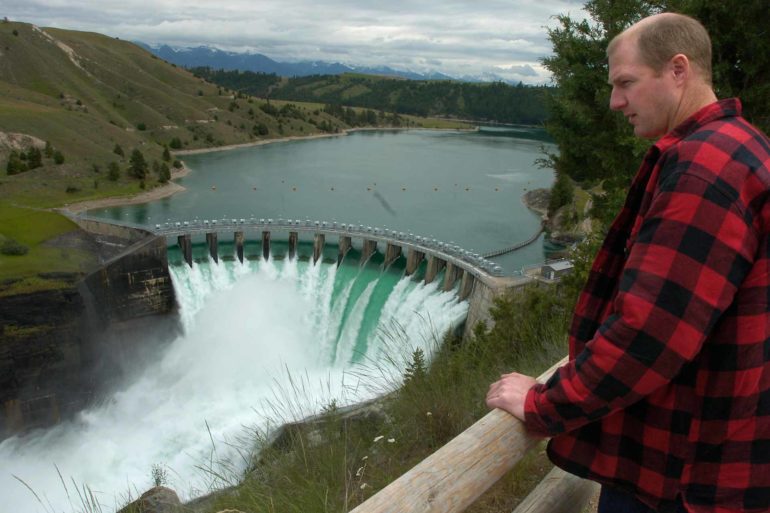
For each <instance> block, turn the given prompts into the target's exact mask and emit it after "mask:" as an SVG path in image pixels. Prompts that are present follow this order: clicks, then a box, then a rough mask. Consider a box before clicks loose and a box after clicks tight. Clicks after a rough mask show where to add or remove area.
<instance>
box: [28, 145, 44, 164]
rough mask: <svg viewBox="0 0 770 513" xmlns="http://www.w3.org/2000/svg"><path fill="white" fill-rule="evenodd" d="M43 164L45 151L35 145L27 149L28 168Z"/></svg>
mask: <svg viewBox="0 0 770 513" xmlns="http://www.w3.org/2000/svg"><path fill="white" fill-rule="evenodd" d="M42 165H43V153H42V152H41V151H40V149H38V148H35V147H34V146H33V147H31V148H30V149H29V150H27V168H28V169H35V168H36V167H40V166H42Z"/></svg>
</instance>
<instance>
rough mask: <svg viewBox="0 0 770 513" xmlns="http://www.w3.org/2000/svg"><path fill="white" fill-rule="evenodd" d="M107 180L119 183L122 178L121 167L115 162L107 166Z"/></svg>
mask: <svg viewBox="0 0 770 513" xmlns="http://www.w3.org/2000/svg"><path fill="white" fill-rule="evenodd" d="M107 178H108V179H110V180H111V181H113V182H117V181H118V178H120V166H118V163H117V162H115V161H112V162H110V163H109V165H108V166H107Z"/></svg>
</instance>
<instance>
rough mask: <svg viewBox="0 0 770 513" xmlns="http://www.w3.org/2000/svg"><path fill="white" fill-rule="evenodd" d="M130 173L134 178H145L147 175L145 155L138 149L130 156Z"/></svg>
mask: <svg viewBox="0 0 770 513" xmlns="http://www.w3.org/2000/svg"><path fill="white" fill-rule="evenodd" d="M128 161H129V168H128V171H129V174H130V175H131V176H133V177H134V178H138V179H140V180H143V179H144V178H145V177H146V176H147V161H146V160H144V155H142V152H141V151H139V150H138V149H135V150H134V151H132V152H131V157H130V158H129V160H128Z"/></svg>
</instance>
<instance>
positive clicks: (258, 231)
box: [153, 218, 540, 300]
mask: <svg viewBox="0 0 770 513" xmlns="http://www.w3.org/2000/svg"><path fill="white" fill-rule="evenodd" d="M153 231H154V233H155V234H156V235H159V236H165V237H167V238H172V239H173V237H176V241H177V244H178V245H179V248H180V250H181V252H182V255H183V257H184V260H185V262H187V264H188V265H189V266H191V267H192V265H193V256H192V237H193V236H196V235H197V236H201V235H203V236H205V241H206V245H207V247H208V251H209V255H210V256H211V258H212V259H213V260H214V262H218V260H219V240H220V239H223V238H224V237H225V236H229V237H232V240H233V245H234V247H235V254H236V255H237V258H238V260H239V261H240V262H241V263H243V260H244V243H245V241H246V240H247V235H248V236H250V238H251V239H252V240H253V239H254V238H256V239H257V240H259V241H260V243H261V249H262V250H261V255H262V258H263V259H265V260H267V259H268V258H269V257H270V254H271V239H273V238H274V234H281V235H283V236H284V237H287V238H288V257H289V258H290V259H292V258H295V257H296V255H297V245H298V243H299V239H300V234H303V235H308V236H312V240H313V254H312V261H313V263H314V264H315V263H316V262H317V261H318V260H319V258H321V255H322V254H323V250H324V246H325V245H326V242H327V237H335V238H336V239H337V247H338V256H337V265H339V264H340V263H341V262H342V261H343V259H344V258H345V256H346V255H347V253H348V251H349V250H350V249H351V248H352V247H353V240H354V239H360V243H361V256H360V259H361V263H362V264H363V263H365V262H366V261H368V259H369V258H370V257H371V256H372V255H373V254H374V253H375V252H376V251H378V249H379V250H381V251H382V253H383V255H384V262H383V267H384V268H387V267H388V266H389V265H391V264H392V263H393V262H394V261H396V260H397V259H399V258H402V257H403V258H405V259H406V266H405V274H406V276H410V275H412V274H414V273H415V271H416V270H417V268H418V266H419V265H420V264H421V263H422V262H423V261H426V269H425V275H424V282H425V283H426V284H429V283H432V282H433V281H434V280H435V279H436V277H437V275H438V273H439V272H440V271H441V270H442V269H443V270H444V271H445V272H444V278H443V283H442V290H444V291H450V290H452V289H453V288H454V287H455V285H456V284H457V283H458V282H459V283H460V286H459V291H458V296H459V298H460V300H464V299H467V298H468V297H470V296H471V293H472V291H473V288H474V284H475V282H476V281H477V280H480V281H482V282H483V283H485V284H486V285H487V286H492V287H494V288H497V287H499V286H501V285H502V286H504V285H505V284H506V282H508V281H509V280H506V279H505V278H501V276H502V269H501V268H500V266H498V265H496V264H495V263H493V262H491V261H490V260H488V259H486V258H485V257H484V256H482V255H479V254H478V253H472V252H470V251H468V250H465V249H463V248H461V247H459V246H458V245H456V244H454V243H445V242H441V241H437V240H436V239H432V238H427V237H422V236H419V235H414V234H412V233H404V232H398V231H395V230H388V229H382V228H377V227H371V226H364V225H355V224H346V223H337V222H326V221H312V220H310V219H306V220H299V219H297V220H293V219H275V220H274V219H254V218H251V219H243V218H241V219H220V220H194V221H177V222H173V223H171V222H169V223H164V224H162V225H161V224H156V225H155V228H154V230H153ZM539 233H540V232H538V233H537V234H536V236H535V238H536V237H537V236H538V235H539ZM532 240H534V238H533V239H532ZM529 242H531V241H529ZM518 281H519V280H518V279H514V280H513V282H518Z"/></svg>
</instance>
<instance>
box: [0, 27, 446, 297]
mask: <svg viewBox="0 0 770 513" xmlns="http://www.w3.org/2000/svg"><path fill="white" fill-rule="evenodd" d="M0 54H1V55H0V132H5V133H22V134H27V135H31V136H34V137H36V138H38V139H40V140H42V141H49V142H50V143H51V144H52V145H53V147H54V148H56V149H58V150H60V151H61V152H62V153H63V154H64V157H65V162H64V163H63V164H61V165H56V164H54V162H53V160H52V159H50V158H46V159H44V165H43V167H41V168H37V169H34V170H32V171H28V172H25V173H22V174H19V175H14V176H6V174H5V166H6V162H7V157H8V155H9V154H10V150H11V148H9V147H6V146H3V145H0V166H2V168H0V213H3V217H0V221H2V222H1V223H0V237H2V238H14V239H17V237H16V235H18V234H20V233H24V234H30V235H29V236H31V237H32V238H33V239H34V242H32V243H31V245H29V247H30V248H31V250H30V252H29V253H28V254H27V255H25V256H16V257H6V256H3V257H0V289H4V293H11V292H13V291H14V290H12V289H16V291H24V290H23V287H21V284H23V283H30V280H32V281H35V280H34V277H35V275H37V274H38V273H40V272H48V271H57V270H66V271H71V270H72V269H73V266H74V267H81V266H80V265H79V264H78V265H74V264H73V262H72V261H63V259H62V258H60V254H59V253H57V251H55V250H53V249H51V248H47V249H43V248H44V247H43V246H41V244H42V242H44V240H45V239H42V238H41V237H43V236H44V235H45V236H47V237H48V238H49V239H50V238H52V237H55V236H56V235H59V234H61V233H65V232H66V231H68V230H70V229H73V227H72V225H71V224H68V223H65V222H59V221H57V222H51V223H50V226H56V227H58V228H57V231H55V232H53V233H49V232H47V231H45V230H43V231H40V232H38V230H40V226H39V225H38V224H36V223H33V222H31V221H30V219H31V217H30V216H29V215H26V214H19V212H28V211H24V210H22V211H19V210H17V209H18V208H22V207H33V208H51V207H56V206H61V205H64V204H67V203H74V202H77V201H82V200H89V199H97V198H102V197H109V196H125V195H130V194H136V193H138V192H140V191H141V187H142V184H140V181H139V180H136V179H134V178H131V177H129V176H128V175H127V173H126V169H127V168H128V166H129V162H128V157H129V156H130V154H131V152H132V150H133V149H139V150H140V151H141V152H142V154H143V155H144V157H145V159H146V160H147V161H148V163H152V162H153V161H158V162H160V161H161V159H162V152H163V147H164V145H167V144H169V143H170V142H171V141H172V139H174V138H178V139H179V140H181V141H182V143H183V147H184V148H206V147H215V146H220V145H226V144H239V143H247V142H250V141H256V140H258V139H264V138H267V139H270V138H280V137H287V136H301V135H310V134H314V133H320V130H319V129H318V127H317V125H319V124H321V123H322V122H324V121H325V122H327V123H329V124H330V125H331V126H334V127H336V128H338V129H340V130H344V129H347V128H350V127H349V126H348V125H346V124H345V123H344V122H343V121H342V120H340V119H338V118H335V117H333V116H330V115H328V114H326V113H324V112H322V111H321V109H322V107H323V105H321V104H312V103H308V104H297V106H298V108H299V111H300V112H301V116H299V117H291V116H271V115H268V114H266V113H265V112H263V111H262V110H261V109H260V108H259V105H260V104H262V103H263V102H264V101H263V100H260V99H257V98H250V97H249V98H246V97H241V98H234V97H233V96H232V94H231V93H229V92H227V91H223V90H222V89H221V88H219V87H217V86H216V85H213V84H210V83H206V82H204V81H202V80H200V79H198V78H196V77H194V76H193V75H192V74H191V73H189V72H187V71H185V70H183V69H181V68H177V67H176V66H173V65H171V64H169V63H167V62H165V61H162V60H160V59H158V58H156V57H154V56H153V55H151V54H150V53H148V52H146V51H145V50H143V49H141V48H139V47H138V46H136V45H134V44H132V43H128V42H125V41H121V40H118V39H113V38H110V37H107V36H104V35H101V34H95V33H88V32H76V31H69V30H61V29H52V28H43V29H39V28H37V27H34V26H32V25H29V24H25V23H0ZM272 103H274V105H275V107H277V108H279V109H280V108H281V107H282V106H283V105H284V104H285V103H287V102H280V101H276V102H272ZM293 103H295V104H296V102H293ZM258 125H264V126H265V127H266V128H267V129H268V134H267V135H265V136H261V137H260V136H257V135H255V133H254V128H255V127H256V126H258ZM410 126H441V125H440V124H439V123H432V124H431V122H430V121H426V120H418V119H414V118H410ZM140 127H142V128H144V129H143V130H140V129H139V128H140ZM441 127H445V126H441ZM116 144H117V145H120V146H121V148H122V149H123V151H124V156H119V155H116V154H115V153H113V149H114V147H115V145H116ZM112 162H116V163H118V165H119V166H120V168H121V177H120V178H119V179H118V180H117V181H111V180H108V179H107V167H108V165H109V164H110V163H112ZM158 185H160V184H159V183H158V181H157V177H156V176H155V175H153V174H152V173H151V174H150V175H148V177H147V178H146V179H145V180H144V186H145V187H146V188H153V187H156V186H158ZM7 212H15V214H12V215H7V216H6V215H4V213H7ZM29 212H31V211H29ZM17 214H18V215H17ZM17 240H19V241H20V242H21V239H17ZM74 260H78V261H80V262H81V263H82V262H83V259H74ZM18 278H24V279H25V280H22V281H18V280H17V279H18ZM14 280H17V281H14ZM11 282H12V283H11ZM2 283H6V285H5V286H3V285H1V284H2ZM9 283H11V284H10V285H9ZM46 283H49V285H50V286H56V284H55V283H53V282H46ZM38 286H41V285H38ZM20 289H21V290H20Z"/></svg>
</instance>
